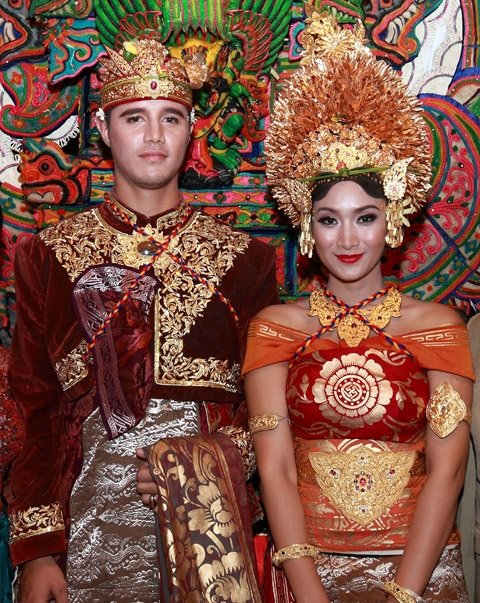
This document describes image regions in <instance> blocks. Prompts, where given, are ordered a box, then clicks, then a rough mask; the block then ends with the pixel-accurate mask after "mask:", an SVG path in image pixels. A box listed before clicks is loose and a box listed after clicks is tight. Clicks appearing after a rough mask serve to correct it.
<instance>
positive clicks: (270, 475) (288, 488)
mask: <svg viewBox="0 0 480 603" xmlns="http://www.w3.org/2000/svg"><path fill="white" fill-rule="evenodd" d="M287 371H288V367H287V363H280V364H274V365H271V366H267V367H263V368H259V369H256V370H254V371H251V372H250V373H248V374H247V375H246V376H245V390H246V395H247V404H248V411H249V415H250V417H255V416H257V415H262V414H266V413H276V414H277V415H279V416H280V417H284V418H285V419H286V418H287V417H288V410H287V404H286V399H285V387H286V380H287ZM254 447H255V454H256V457H257V466H258V471H259V475H260V483H261V485H260V489H261V494H262V500H263V503H264V505H265V510H266V513H267V518H268V523H269V526H270V531H271V533H272V537H273V541H274V543H275V547H276V549H277V550H279V549H281V548H283V547H286V546H289V545H292V544H306V543H308V536H307V529H306V525H305V517H304V513H303V507H302V503H301V501H300V497H299V494H298V490H297V469H296V466H295V456H294V449H293V442H292V436H291V432H290V427H289V423H288V421H287V420H280V422H279V424H278V426H277V427H276V428H275V429H273V430H270V431H261V432H258V433H256V434H255V435H254ZM282 569H283V570H284V571H285V573H286V575H287V579H288V583H289V585H290V588H291V590H292V593H293V595H294V597H295V601H296V602H297V603H307V602H308V603H328V598H327V595H326V593H325V590H324V588H323V586H322V584H321V581H320V578H319V576H318V574H317V571H316V567H315V563H314V560H313V558H312V557H301V558H299V559H291V560H288V561H285V562H284V563H283V564H282Z"/></svg>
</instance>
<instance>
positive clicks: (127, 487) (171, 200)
mask: <svg viewBox="0 0 480 603" xmlns="http://www.w3.org/2000/svg"><path fill="white" fill-rule="evenodd" d="M124 46H125V49H124V52H123V56H121V55H120V54H117V53H115V52H114V51H109V54H110V59H107V60H104V61H103V63H104V66H105V68H106V70H107V72H108V73H107V76H106V79H105V82H104V85H103V88H102V93H101V111H100V118H99V119H98V121H97V123H98V128H99V130H100V134H101V136H102V138H103V140H104V142H105V143H106V144H107V145H108V146H109V147H110V149H111V152H112V156H113V160H114V166H115V186H114V188H113V189H112V193H111V194H109V195H106V197H105V202H104V203H103V204H101V205H100V206H98V207H96V208H93V209H89V210H87V211H85V212H82V213H80V214H78V215H77V216H75V217H72V218H70V219H68V220H65V221H64V222H61V223H59V224H58V225H55V226H53V227H51V228H49V229H47V230H45V231H43V232H42V233H40V234H39V235H38V236H37V237H34V238H33V239H32V240H30V241H28V242H27V243H26V244H25V245H24V246H23V247H21V248H20V249H19V250H18V252H17V256H16V283H17V305H18V318H17V326H16V329H15V335H14V341H13V345H12V360H11V366H10V382H11V386H12V389H13V390H14V393H15V396H16V398H17V400H18V403H19V405H20V406H21V408H22V411H23V415H24V419H25V426H26V438H25V445H24V448H23V451H22V452H21V454H20V456H19V457H18V458H17V460H16V462H15V464H14V467H13V470H12V483H11V493H10V495H9V518H10V522H11V531H12V535H11V553H12V559H13V562H14V564H15V565H19V564H22V571H21V587H20V601H21V603H44V602H46V601H49V600H51V599H54V600H55V601H56V602H57V603H64V602H66V601H67V590H68V600H69V601H71V602H72V601H79V602H80V601H82V602H83V601H85V602H87V601H88V602H89V603H90V602H93V601H109V602H110V601H115V602H116V603H120V602H122V601H125V602H129V603H132V601H135V602H138V603H141V602H145V603H147V602H148V603H149V602H151V601H157V600H158V589H159V584H158V568H157V560H156V554H157V552H156V546H155V527H154V514H153V513H152V512H151V510H150V509H148V508H147V507H145V506H144V505H142V503H141V500H140V497H139V496H138V494H136V492H135V475H136V470H137V468H138V466H139V462H138V460H137V459H135V451H136V449H137V448H138V447H144V446H148V445H151V444H153V443H154V442H156V441H157V440H159V438H165V437H170V436H178V435H193V434H196V433H199V432H204V433H205V432H211V431H214V430H216V429H217V428H218V427H220V426H222V425H226V424H228V423H231V421H232V418H233V414H234V408H235V407H236V405H237V404H238V400H239V391H238V384H239V375H240V362H241V356H242V351H243V345H244V338H245V331H246V328H247V324H248V320H249V318H250V317H251V316H252V315H253V314H255V313H256V312H257V311H258V310H260V309H261V308H262V307H263V306H265V305H268V304H270V303H272V302H273V301H274V300H275V297H276V293H275V278H274V272H273V251H272V250H270V249H268V248H267V247H266V246H265V245H263V244H262V243H260V242H259V241H256V240H254V239H252V238H251V237H249V236H248V235H246V234H244V233H241V232H239V231H235V230H233V229H231V228H230V227H228V226H226V225H225V224H223V223H221V222H219V221H217V220H215V219H213V218H211V217H209V216H207V215H203V214H201V213H199V212H197V211H194V210H193V209H192V208H190V207H188V206H187V205H186V204H185V203H184V202H183V201H182V198H181V195H180V193H179V189H178V174H179V170H180V168H181V165H182V162H183V159H184V155H185V152H186V149H187V146H188V144H189V138H190V134H191V131H192V114H191V109H192V85H191V80H190V78H189V76H188V75H187V72H186V69H185V66H184V65H183V64H182V62H181V61H180V60H178V59H174V58H172V57H171V56H170V54H169V53H168V51H167V50H166V49H165V48H164V47H163V46H162V45H161V44H160V43H158V42H157V41H155V40H153V39H148V38H145V39H142V40H140V41H136V42H129V43H126V44H125V45H124ZM192 64H193V65H196V66H197V71H198V62H195V61H192V62H191V63H190V64H189V65H192ZM67 547H68V555H67V554H66V553H67ZM64 572H65V575H66V577H64Z"/></svg>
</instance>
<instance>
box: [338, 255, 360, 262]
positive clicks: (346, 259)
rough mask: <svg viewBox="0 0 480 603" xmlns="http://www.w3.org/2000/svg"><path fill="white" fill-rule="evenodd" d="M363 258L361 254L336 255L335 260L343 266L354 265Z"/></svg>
mask: <svg viewBox="0 0 480 603" xmlns="http://www.w3.org/2000/svg"><path fill="white" fill-rule="evenodd" d="M362 256H363V253H357V254H355V255H353V254H352V255H337V258H338V259H339V260H340V261H341V262H344V263H345V264H354V263H355V262H358V260H359V259H360V258H361V257H362Z"/></svg>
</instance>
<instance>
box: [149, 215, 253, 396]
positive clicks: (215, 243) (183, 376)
mask: <svg viewBox="0 0 480 603" xmlns="http://www.w3.org/2000/svg"><path fill="white" fill-rule="evenodd" d="M248 242H249V239H248V236H247V235H246V234H244V233H241V232H237V231H232V229H231V228H230V227H228V226H226V225H225V224H220V223H218V222H216V221H215V220H213V219H212V218H210V217H209V216H204V215H201V214H197V215H196V216H194V218H193V219H192V220H190V221H189V223H188V224H187V226H186V227H185V229H184V230H182V232H181V233H180V234H179V236H178V241H176V242H175V241H172V244H171V246H173V247H174V248H175V247H176V248H177V249H176V251H177V252H178V253H179V255H180V257H181V259H182V260H183V261H184V262H185V263H186V264H187V265H188V266H189V267H190V268H192V269H193V270H195V272H196V273H197V274H198V275H199V276H201V277H203V278H204V279H206V280H208V281H209V282H210V283H212V284H213V285H215V286H218V285H219V284H220V283H221V281H222V278H223V277H224V275H225V274H226V273H227V271H228V270H230V268H231V267H232V266H233V262H234V259H235V257H236V256H237V255H238V254H240V253H243V252H244V251H245V249H246V248H247V247H248ZM155 274H156V275H157V276H158V277H159V279H160V280H161V284H160V288H159V290H158V292H157V295H156V298H155V381H156V383H158V384H160V385H181V386H185V385H196V386H207V387H219V388H222V389H225V390H227V391H232V392H235V391H236V389H237V382H238V379H239V378H240V370H241V367H240V364H238V363H234V364H233V365H229V363H228V361H227V360H218V359H216V358H212V357H210V358H190V357H188V356H185V355H184V353H183V340H184V337H185V336H186V335H187V334H188V333H189V332H190V331H191V329H192V328H193V326H194V325H195V323H196V321H197V320H198V319H199V318H200V317H202V315H203V312H204V311H205V308H206V307H207V305H208V303H209V302H210V300H211V298H212V295H213V293H212V292H211V291H210V290H209V289H208V288H207V287H205V285H203V284H202V283H199V282H198V281H197V280H196V279H194V278H193V277H192V276H190V274H188V273H187V272H185V271H184V270H181V269H180V268H179V266H178V265H177V264H176V262H174V261H171V262H170V263H169V264H168V266H165V268H164V271H163V272H161V273H160V270H159V266H157V264H156V265H155ZM225 311H226V312H228V310H225Z"/></svg>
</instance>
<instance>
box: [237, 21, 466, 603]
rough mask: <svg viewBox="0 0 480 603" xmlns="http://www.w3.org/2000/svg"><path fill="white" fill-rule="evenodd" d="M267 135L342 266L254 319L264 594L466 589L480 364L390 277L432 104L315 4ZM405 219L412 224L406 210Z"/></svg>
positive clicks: (418, 191) (331, 256)
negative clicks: (464, 547) (462, 525)
mask: <svg viewBox="0 0 480 603" xmlns="http://www.w3.org/2000/svg"><path fill="white" fill-rule="evenodd" d="M310 13H311V14H310V17H309V19H307V24H308V27H307V29H306V30H305V32H304V37H303V44H304V47H305V48H306V52H305V53H304V57H303V59H302V66H301V67H300V68H299V70H298V71H297V72H296V73H295V74H294V76H293V77H292V78H291V79H290V80H289V82H288V83H287V84H286V86H285V87H284V89H283V90H282V91H281V93H280V95H279V97H278V100H277V102H276V105H275V115H274V119H273V120H272V124H271V126H270V130H269V134H268V139H267V153H266V157H267V175H268V177H269V182H270V184H271V185H272V187H273V192H274V194H275V196H276V198H277V199H278V200H279V203H280V205H281V206H282V207H283V208H284V209H285V210H286V212H287V214H288V215H289V217H290V218H291V219H292V221H293V223H294V224H295V225H299V226H300V227H301V237H300V245H301V250H302V251H303V252H304V253H307V254H309V255H311V253H312V250H313V248H315V250H316V252H317V254H318V256H319V259H320V260H321V262H322V263H323V265H324V267H325V268H326V270H327V271H328V280H327V285H326V288H321V289H319V290H318V291H315V292H314V293H312V295H311V296H310V299H309V300H305V299H302V300H300V301H298V302H296V303H294V304H289V305H284V306H271V307H269V308H266V309H265V310H263V311H262V312H260V314H258V315H257V317H256V318H255V319H254V320H253V321H252V324H251V327H250V333H249V342H248V347H247V357H246V361H245V365H244V373H246V377H245V387H246V393H247V401H248V407H249V414H250V421H249V423H250V428H251V431H252V433H253V437H254V446H255V452H256V456H257V464H258V469H259V474H260V479H261V493H262V499H263V501H264V504H265V509H266V513H267V517H268V521H269V525H270V529H271V533H272V537H273V543H274V547H275V552H274V555H273V564H274V566H277V568H278V569H277V568H275V567H272V572H271V585H270V587H267V591H269V589H271V592H267V599H270V600H272V601H296V602H297V603H303V602H311V603H323V602H327V601H332V602H333V601H334V602H336V603H337V602H344V601H350V602H355V603H359V602H360V601H369V602H380V601H382V602H383V601H388V602H389V603H393V602H395V601H400V602H409V603H410V602H414V601H422V600H424V601H462V602H463V601H468V596H467V594H466V588H465V583H464V579H463V574H462V570H461V560H460V554H459V546H458V543H459V535H458V533H457V530H456V528H455V526H454V519H455V513H456V505H457V498H458V495H459V493H460V490H461V488H462V484H463V477H464V471H465V464H466V457H467V452H468V440H469V419H470V416H471V414H470V406H471V395H472V379H473V374H472V368H471V359H470V355H469V348H468V338H467V335H466V330H465V327H464V325H463V323H462V320H461V318H460V317H459V315H458V314H457V313H456V312H455V310H453V309H451V308H449V307H446V306H442V305H439V304H432V303H425V302H421V301H418V300H414V299H411V298H409V297H408V296H405V295H402V294H400V293H399V292H398V290H397V289H396V288H395V287H393V286H387V287H386V286H385V283H384V281H383V278H382V274H381V257H382V254H383V251H384V245H385V241H386V242H387V243H388V244H389V245H390V246H391V247H394V246H398V245H399V244H400V243H401V240H402V225H403V223H406V219H405V214H408V213H410V212H411V211H413V210H415V209H417V208H418V207H419V206H420V205H421V203H422V202H423V201H424V196H425V193H426V190H427V189H428V182H429V177H430V170H429V164H430V159H429V156H428V140H427V138H426V135H425V132H424V128H423V124H422V120H421V117H420V113H419V107H418V104H417V102H416V100H415V99H413V98H412V97H410V96H409V95H408V94H407V92H406V90H405V88H404V87H403V85H402V84H401V81H400V80H399V78H398V76H396V75H395V74H394V73H393V72H392V71H391V70H390V69H389V68H388V67H387V66H386V65H383V64H381V63H380V62H379V61H376V60H375V59H374V57H373V56H371V54H370V52H369V51H368V49H366V47H365V46H364V45H363V43H362V38H363V31H362V30H361V29H360V27H357V28H356V31H355V32H354V33H352V32H348V31H344V30H341V29H339V28H338V27H337V25H336V24H335V22H334V20H333V19H332V18H331V17H328V16H325V15H319V14H317V13H315V12H313V11H310ZM407 223H408V222H407Z"/></svg>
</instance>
